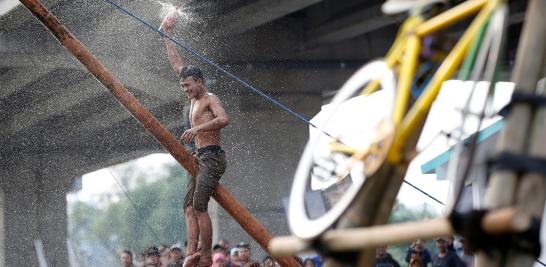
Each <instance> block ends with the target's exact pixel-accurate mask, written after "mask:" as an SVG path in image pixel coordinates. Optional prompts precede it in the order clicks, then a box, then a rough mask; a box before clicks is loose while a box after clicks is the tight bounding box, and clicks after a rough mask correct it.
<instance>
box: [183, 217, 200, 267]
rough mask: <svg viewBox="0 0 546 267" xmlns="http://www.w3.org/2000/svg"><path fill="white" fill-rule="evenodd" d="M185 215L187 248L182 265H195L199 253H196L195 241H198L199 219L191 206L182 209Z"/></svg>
mask: <svg viewBox="0 0 546 267" xmlns="http://www.w3.org/2000/svg"><path fill="white" fill-rule="evenodd" d="M184 215H185V216H186V237H187V239H188V248H187V250H186V260H185V261H184V266H196V265H197V261H198V260H199V255H200V253H197V242H198V241H199V221H198V220H197V214H196V213H195V210H194V209H193V208H192V207H187V208H186V209H185V210H184Z"/></svg>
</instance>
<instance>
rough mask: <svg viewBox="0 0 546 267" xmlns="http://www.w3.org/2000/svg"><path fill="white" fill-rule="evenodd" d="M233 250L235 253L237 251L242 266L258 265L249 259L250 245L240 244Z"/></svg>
mask: <svg viewBox="0 0 546 267" xmlns="http://www.w3.org/2000/svg"><path fill="white" fill-rule="evenodd" d="M235 248H236V249H237V251H239V260H240V261H241V262H242V263H243V265H245V266H246V265H249V266H254V265H256V264H257V265H258V266H259V265H260V264H259V263H258V262H257V261H256V260H253V259H251V257H250V244H248V243H245V242H240V243H239V244H237V246H236V247H235Z"/></svg>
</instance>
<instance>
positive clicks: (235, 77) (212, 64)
mask: <svg viewBox="0 0 546 267" xmlns="http://www.w3.org/2000/svg"><path fill="white" fill-rule="evenodd" d="M105 1H106V2H108V3H109V4H111V5H112V6H114V7H115V8H117V9H119V10H121V11H123V12H124V13H126V14H127V15H129V16H131V17H133V18H134V19H136V20H138V21H140V22H141V23H142V24H144V25H146V26H147V27H148V28H150V29H151V30H153V31H155V32H157V33H159V35H161V36H163V37H166V38H168V39H169V40H171V41H172V42H173V43H175V44H177V45H178V46H180V47H182V48H183V49H184V50H186V51H188V52H189V53H191V54H193V55H194V56H196V57H198V58H200V59H201V60H203V61H205V62H206V63H208V64H209V65H211V66H213V67H215V68H216V69H218V70H219V71H221V72H223V73H224V74H226V75H227V76H229V77H231V78H232V79H234V80H236V81H238V82H240V83H241V84H242V85H244V86H245V87H246V88H248V89H250V90H252V91H253V92H254V93H256V94H258V95H260V96H261V97H264V98H265V99H267V100H269V101H270V102H271V103H273V104H275V105H276V106H278V107H280V108H281V109H283V110H284V111H286V112H287V113H288V114H290V115H292V116H294V117H296V118H297V119H299V120H301V121H302V122H304V123H306V124H308V125H309V126H311V127H313V128H315V129H317V130H319V131H321V132H322V133H324V134H325V135H327V136H328V137H330V138H332V139H334V140H336V141H338V142H340V140H338V139H337V138H335V137H333V136H332V135H330V134H329V133H327V132H325V131H324V130H322V129H320V128H318V127H317V126H316V125H314V124H313V123H312V122H310V121H309V120H308V119H306V118H304V117H303V116H302V115H300V114H298V113H296V112H294V111H293V110H291V109H290V108H288V107H286V106H285V105H283V104H282V103H281V102H279V101H277V100H275V99H273V98H272V97H270V96H268V95H267V94H265V93H263V92H261V91H260V90H258V89H256V88H255V87H254V86H252V85H251V84H249V83H247V82H245V81H244V80H242V79H241V78H239V77H237V76H235V75H234V74H232V73H231V72H229V71H227V70H226V69H224V68H222V67H221V66H220V65H218V64H216V63H215V62H214V61H212V60H210V59H209V58H207V57H206V56H203V55H201V54H199V53H198V52H196V51H195V50H193V49H191V48H189V47H188V46H186V45H184V44H182V43H180V42H178V41H177V40H175V39H174V38H172V37H170V36H168V35H166V34H165V33H163V32H162V31H160V30H158V29H156V28H155V27H154V26H152V25H151V24H150V23H149V22H147V21H145V20H143V19H141V18H140V17H138V16H136V15H135V14H133V13H132V12H131V11H129V10H127V9H126V8H124V7H122V6H120V5H118V4H116V3H114V2H113V1H112V0H105Z"/></svg>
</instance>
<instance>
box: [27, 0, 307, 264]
mask: <svg viewBox="0 0 546 267" xmlns="http://www.w3.org/2000/svg"><path fill="white" fill-rule="evenodd" d="M19 1H20V2H21V3H22V4H23V5H24V6H25V7H26V8H27V9H28V10H29V11H30V12H31V13H32V14H33V15H34V16H35V17H36V18H37V19H38V20H39V21H40V22H41V23H42V24H43V25H44V26H45V27H46V28H47V29H49V31H50V32H51V33H52V34H53V36H55V38H56V39H57V40H58V41H59V42H60V43H61V44H62V45H63V46H64V47H65V48H66V50H68V52H70V54H72V56H74V57H75V58H76V59H77V60H78V61H79V62H80V63H81V64H82V65H83V66H84V67H85V68H86V69H87V70H88V71H89V72H90V73H91V74H92V75H93V76H95V78H96V79H97V80H98V81H99V82H100V83H101V84H102V85H104V87H106V89H108V91H110V93H111V94H112V96H114V97H115V98H116V99H117V100H118V102H119V103H120V104H121V105H122V106H123V107H124V108H125V109H127V111H129V112H130V113H131V114H132V115H133V116H134V117H135V118H136V119H137V120H138V121H139V122H140V123H141V124H142V126H144V128H146V130H148V132H150V133H151V134H152V135H153V136H154V137H155V138H156V139H157V141H158V142H159V143H161V145H162V146H163V147H165V149H167V151H169V153H171V155H172V156H173V157H174V158H175V159H176V161H178V163H180V165H182V166H183V167H184V169H186V170H187V171H188V172H189V173H190V175H192V176H195V174H196V173H197V164H196V162H195V158H193V157H192V156H191V155H190V154H189V153H188V151H186V149H185V148H184V147H183V146H182V144H180V143H179V142H178V140H176V138H175V137H174V136H173V135H172V134H171V133H170V132H169V131H168V130H167V129H165V127H163V125H161V123H160V122H159V121H158V120H157V119H156V118H155V117H154V116H153V115H152V114H151V113H150V112H149V111H148V110H147V109H146V108H144V107H143V106H142V105H141V104H140V103H139V102H138V100H137V99H136V98H135V97H134V96H133V95H132V94H131V93H130V92H129V91H128V90H127V89H126V88H125V87H124V86H123V85H122V84H121V82H120V81H119V80H118V79H117V78H116V77H114V76H113V75H112V74H111V73H110V72H109V71H108V70H107V69H106V68H105V67H104V66H103V65H102V64H101V63H100V62H99V61H98V60H97V59H96V58H95V57H94V56H93V55H92V54H91V53H90V52H89V50H87V48H86V47H85V46H84V45H83V44H82V43H81V42H80V41H78V40H77V39H76V38H75V37H74V36H73V35H72V34H71V33H70V32H68V30H67V29H66V28H65V27H64V26H63V25H62V24H61V23H60V22H59V21H58V20H57V18H55V16H54V15H53V14H51V13H50V12H49V11H48V10H47V9H46V8H45V7H44V6H43V5H42V4H41V3H40V2H39V1H38V0H19ZM213 197H214V199H215V200H216V201H217V202H218V203H219V204H220V205H221V206H222V208H224V209H225V210H226V211H227V212H228V213H229V214H230V215H231V216H232V217H233V218H234V219H235V220H236V221H237V223H239V225H240V226H241V227H242V228H243V229H244V230H245V231H246V232H247V233H248V234H249V235H250V236H251V237H252V238H253V239H254V240H255V241H256V242H257V243H258V244H259V245H260V246H261V247H262V248H263V249H264V250H266V251H269V250H268V244H269V241H270V240H271V238H272V236H271V234H270V233H269V232H268V231H267V229H265V227H264V226H263V225H262V224H261V223H260V222H258V220H256V218H254V217H253V216H252V214H250V212H248V211H247V210H246V209H245V208H244V207H243V206H241V204H239V202H237V200H235V198H233V196H232V195H231V194H229V192H227V191H226V190H225V189H224V187H222V186H221V185H218V187H217V188H216V190H215V192H214V194H213ZM278 261H279V263H280V264H281V265H282V266H298V264H297V262H296V261H295V260H294V259H293V258H280V259H278Z"/></svg>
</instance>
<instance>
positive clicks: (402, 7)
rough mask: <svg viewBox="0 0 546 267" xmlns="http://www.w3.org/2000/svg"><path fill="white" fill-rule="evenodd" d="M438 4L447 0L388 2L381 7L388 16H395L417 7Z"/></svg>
mask: <svg viewBox="0 0 546 267" xmlns="http://www.w3.org/2000/svg"><path fill="white" fill-rule="evenodd" d="M437 3H443V4H445V3H446V0H388V1H386V2H385V3H383V5H381V11H383V13H385V14H387V15H395V14H400V13H404V12H408V11H411V10H413V9H414V8H416V7H419V6H421V7H422V8H426V7H429V6H431V5H433V4H437Z"/></svg>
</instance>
